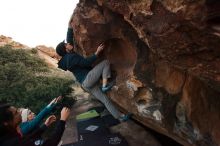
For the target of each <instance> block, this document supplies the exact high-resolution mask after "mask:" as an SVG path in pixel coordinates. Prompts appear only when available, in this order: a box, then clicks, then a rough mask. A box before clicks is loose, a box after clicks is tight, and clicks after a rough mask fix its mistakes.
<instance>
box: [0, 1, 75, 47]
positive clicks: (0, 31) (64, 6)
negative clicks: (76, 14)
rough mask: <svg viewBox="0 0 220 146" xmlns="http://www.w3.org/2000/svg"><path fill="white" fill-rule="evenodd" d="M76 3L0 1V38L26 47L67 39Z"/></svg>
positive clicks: (50, 44) (53, 45)
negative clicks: (2, 37)
mask: <svg viewBox="0 0 220 146" xmlns="http://www.w3.org/2000/svg"><path fill="white" fill-rule="evenodd" d="M78 1H79V0H0V35H5V36H8V37H12V38H13V40H14V41H17V42H20V43H22V44H25V45H27V46H29V47H35V46H37V45H46V46H48V47H54V48H55V47H56V45H57V44H58V43H59V42H60V41H62V40H64V39H65V38H66V32H67V27H68V21H69V18H70V16H71V14H72V13H73V11H74V9H75V6H76V4H77V3H78Z"/></svg>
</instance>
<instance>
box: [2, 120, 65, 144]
mask: <svg viewBox="0 0 220 146" xmlns="http://www.w3.org/2000/svg"><path fill="white" fill-rule="evenodd" d="M45 129H46V126H41V127H40V128H38V129H36V130H35V131H34V132H33V133H32V134H31V135H27V136H25V137H20V135H19V134H17V133H16V132H14V133H11V134H8V135H6V136H5V137H3V138H1V140H0V145H1V146H38V145H39V146H57V145H58V143H59V141H60V139H61V137H62V135H63V132H64V129H65V121H62V120H60V121H59V122H58V123H57V125H56V128H55V129H54V132H53V134H52V135H51V136H50V137H49V138H48V139H47V140H43V139H41V134H42V133H43V132H44V131H45Z"/></svg>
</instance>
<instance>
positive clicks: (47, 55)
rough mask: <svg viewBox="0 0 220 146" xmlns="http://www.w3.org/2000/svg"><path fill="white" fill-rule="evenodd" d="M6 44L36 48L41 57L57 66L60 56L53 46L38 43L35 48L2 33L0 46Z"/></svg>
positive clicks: (51, 65)
mask: <svg viewBox="0 0 220 146" xmlns="http://www.w3.org/2000/svg"><path fill="white" fill-rule="evenodd" d="M5 45H10V46H12V48H14V49H36V51H37V53H38V55H39V57H40V58H41V59H44V60H45V62H46V63H47V64H48V65H49V66H50V67H54V68H56V67H57V60H58V59H59V56H58V55H57V54H56V51H55V49H54V48H52V47H47V46H45V45H38V46H36V47H35V48H30V47H28V46H27V45H24V44H22V43H19V42H16V41H14V40H13V39H12V38H11V37H7V36H4V35H0V47H1V46H5Z"/></svg>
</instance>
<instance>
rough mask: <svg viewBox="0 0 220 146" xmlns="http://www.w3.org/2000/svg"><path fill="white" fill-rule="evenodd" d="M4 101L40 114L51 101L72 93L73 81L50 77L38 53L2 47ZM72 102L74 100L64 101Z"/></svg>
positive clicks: (1, 96)
mask: <svg viewBox="0 0 220 146" xmlns="http://www.w3.org/2000/svg"><path fill="white" fill-rule="evenodd" d="M0 56H1V57H0V101H3V100H4V101H7V102H10V103H11V104H13V105H15V106H17V107H28V108H30V109H32V110H33V111H35V112H38V111H39V110H40V109H41V108H42V107H43V106H45V105H46V104H48V103H49V101H50V100H51V99H52V98H54V97H57V96H59V95H61V94H65V95H67V94H69V93H70V92H71V89H70V85H71V84H72V79H68V78H65V77H63V78H62V77H55V76H53V75H52V74H51V75H44V74H50V69H49V68H48V66H47V65H46V63H45V62H44V61H43V60H41V59H39V58H38V57H37V55H36V51H34V50H33V49H32V50H23V49H12V48H11V46H4V47H0ZM64 99H65V100H66V101H64V102H66V103H72V101H71V102H70V100H72V99H71V98H64Z"/></svg>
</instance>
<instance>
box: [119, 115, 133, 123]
mask: <svg viewBox="0 0 220 146" xmlns="http://www.w3.org/2000/svg"><path fill="white" fill-rule="evenodd" d="M131 116H132V113H128V114H126V115H124V114H123V115H122V116H121V117H119V121H120V122H126V121H128V120H129V119H130V118H131Z"/></svg>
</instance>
